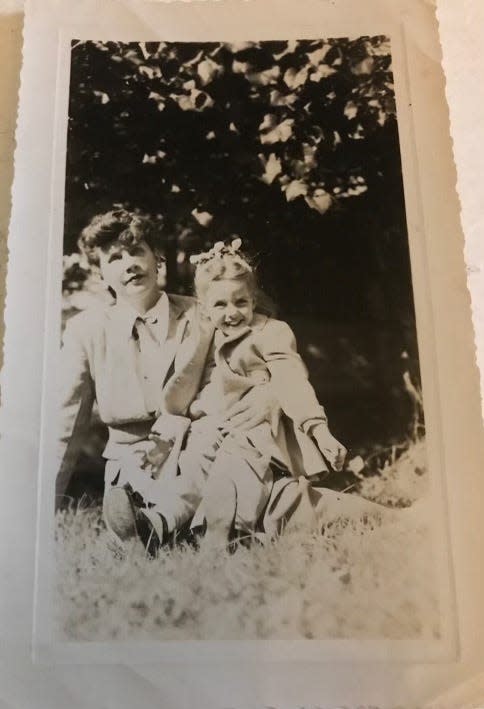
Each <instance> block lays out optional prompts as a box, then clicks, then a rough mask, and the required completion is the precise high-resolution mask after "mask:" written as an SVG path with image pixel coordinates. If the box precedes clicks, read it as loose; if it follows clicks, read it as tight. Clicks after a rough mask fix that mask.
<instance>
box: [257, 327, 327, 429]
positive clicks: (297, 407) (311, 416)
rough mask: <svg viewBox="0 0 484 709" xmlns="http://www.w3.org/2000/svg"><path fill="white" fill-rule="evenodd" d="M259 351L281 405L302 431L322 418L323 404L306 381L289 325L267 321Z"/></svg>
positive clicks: (302, 364) (322, 419)
mask: <svg viewBox="0 0 484 709" xmlns="http://www.w3.org/2000/svg"><path fill="white" fill-rule="evenodd" d="M261 355H262V357H263V359H264V361H265V362H266V364H267V368H268V370H269V373H270V375H271V384H272V386H273V389H274V393H275V395H276V396H277V398H278V400H279V403H280V406H281V409H282V410H283V411H284V413H285V414H286V415H287V416H289V418H291V419H292V420H293V421H294V423H295V424H296V426H297V427H298V428H300V429H301V430H303V431H304V432H305V433H306V432H308V430H309V429H310V428H311V427H312V426H314V425H316V424H318V423H321V422H326V421H327V418H326V414H325V411H324V408H323V407H322V406H321V404H320V403H319V401H318V399H317V397H316V393H315V391H314V389H313V387H312V386H311V384H310V383H309V380H308V372H307V369H306V366H305V364H304V362H303V361H302V359H301V357H300V355H299V353H298V351H297V345H296V338H295V337H294V333H293V332H292V330H291V328H290V327H289V325H288V324H287V323H285V322H282V321H280V320H273V321H269V322H268V323H267V325H266V327H265V328H264V330H263V331H262V342H261Z"/></svg>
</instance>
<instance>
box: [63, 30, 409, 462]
mask: <svg viewBox="0 0 484 709" xmlns="http://www.w3.org/2000/svg"><path fill="white" fill-rule="evenodd" d="M113 204H119V205H123V206H126V207H128V208H131V209H137V210H140V211H142V212H145V213H148V214H149V215H151V216H152V217H153V218H154V219H155V220H156V221H157V223H158V225H159V235H160V245H161V246H162V247H163V249H164V250H165V252H166V255H167V263H168V275H167V278H168V289H169V290H171V291H177V292H189V290H190V282H191V271H190V267H189V265H188V257H189V255H190V253H192V252H196V251H198V250H200V249H202V248H206V247H208V246H209V245H210V244H212V243H213V242H214V241H217V240H220V239H226V238H230V237H231V236H232V235H234V234H237V235H240V236H242V238H243V240H244V243H245V245H246V247H247V248H248V250H249V251H250V252H251V253H252V254H253V255H254V256H255V259H256V262H257V264H258V271H259V274H260V281H261V284H262V285H263V287H264V289H265V291H266V293H267V294H268V295H269V296H270V297H271V298H272V299H273V301H274V302H275V303H276V304H277V307H278V314H279V316H280V317H282V318H284V319H287V320H288V322H289V323H290V324H291V325H292V326H293V328H294V330H295V332H296V335H297V338H298V343H299V348H300V351H301V354H302V355H303V357H304V359H305V361H306V363H307V365H308V368H309V371H310V375H311V380H312V382H313V384H314V386H315V388H316V390H317V392H318V395H319V396H320V399H321V401H322V402H323V403H324V404H325V406H326V408H327V409H328V412H329V416H330V420H331V423H332V426H333V428H334V430H335V432H336V433H337V434H338V435H340V436H341V438H342V440H344V441H345V442H347V443H348V444H349V445H350V446H351V447H353V449H354V450H355V451H356V450H358V451H359V452H363V453H364V452H365V451H368V450H371V449H373V448H374V446H375V445H377V444H378V445H381V444H388V443H391V442H393V441H398V440H402V439H403V438H405V437H406V436H407V435H408V431H409V427H410V426H411V423H412V422H411V418H412V411H413V409H412V405H411V402H410V400H409V398H408V395H407V393H406V392H405V390H404V387H403V383H402V373H403V371H404V369H408V368H409V369H410V370H411V373H412V378H413V381H414V383H415V384H416V385H417V386H418V381H419V374H418V356H417V342H416V331H415V317H414V307H413V300H412V288H411V274H410V262H409V253H408V243H407V230H406V222H405V208H404V196H403V186H402V175H401V164H400V154H399V142H398V128H397V120H396V110H395V98H394V87H393V77H392V73H391V55H390V45H389V41H388V39H387V38H385V37H371V38H370V37H361V38H358V39H357V40H349V39H336V40H327V41H322V40H318V41H309V40H304V41H299V42H285V41H277V42H260V43H244V44H239V45H234V44H231V45H228V44H223V43H210V44H193V43H190V44H184V43H169V44H166V43H160V42H147V43H130V44H121V43H117V42H108V43H98V42H73V46H72V66H71V92H70V105H69V128H68V151H67V171H66V212H65V254H67V255H68V254H71V253H73V252H74V251H75V250H76V242H77V238H78V236H79V233H80V231H81V229H82V228H83V227H84V226H85V225H86V223H87V222H88V221H89V219H90V218H91V217H92V216H93V215H94V214H96V213H98V212H102V211H105V210H108V209H110V208H112V205H113ZM76 269H77V270H76ZM81 271H82V269H81ZM73 274H74V275H73ZM83 278H84V276H83V274H82V273H79V268H78V266H77V265H75V267H74V268H72V267H71V268H70V271H69V272H68V273H67V274H66V278H65V280H64V284H63V286H64V290H65V294H66V295H67V297H68V296H69V294H70V293H71V292H72V291H73V290H74V289H76V288H77V289H79V288H84V287H85V284H84V282H83ZM403 353H406V355H407V356H403V357H402V355H403Z"/></svg>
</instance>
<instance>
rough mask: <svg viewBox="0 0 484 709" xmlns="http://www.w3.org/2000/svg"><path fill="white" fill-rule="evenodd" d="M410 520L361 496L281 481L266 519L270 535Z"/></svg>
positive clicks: (301, 480) (305, 482) (302, 482)
mask: <svg viewBox="0 0 484 709" xmlns="http://www.w3.org/2000/svg"><path fill="white" fill-rule="evenodd" d="M402 515H403V516H404V517H406V516H409V515H408V514H407V515H406V514H405V510H397V509H391V508H388V507H384V506H383V505H379V504H377V503H376V502H371V501H370V500H366V499H365V498H363V497H359V496H358V495H350V494H348V493H344V492H337V491H336V490H330V489H329V488H323V487H319V486H313V485H312V484H311V483H310V481H309V480H308V479H307V478H304V477H300V478H297V479H295V478H293V479H291V478H281V479H280V480H278V481H277V482H276V483H275V484H274V487H273V491H272V494H271V499H270V501H269V503H268V505H267V508H266V512H265V515H264V530H265V531H266V532H267V533H268V534H269V535H275V534H280V533H281V532H283V531H284V530H285V529H288V528H296V527H298V528H303V527H311V528H312V529H315V528H319V529H321V530H324V529H325V528H327V527H329V526H331V525H334V524H338V523H341V524H347V523H355V524H357V523H365V524H369V525H376V526H379V525H381V524H382V523H385V522H393V521H397V520H399V519H402Z"/></svg>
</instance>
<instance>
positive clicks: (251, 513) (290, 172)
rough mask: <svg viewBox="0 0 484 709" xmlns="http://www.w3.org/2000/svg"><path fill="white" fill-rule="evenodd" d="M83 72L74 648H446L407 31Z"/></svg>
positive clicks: (66, 563) (105, 56) (69, 342)
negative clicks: (407, 170)
mask: <svg viewBox="0 0 484 709" xmlns="http://www.w3.org/2000/svg"><path fill="white" fill-rule="evenodd" d="M256 34H257V33H256V32H254V35H255V36H256ZM70 62H71V63H70V85H69V86H70V87H69V103H68V125H67V151H66V170H65V209H64V236H63V280H62V284H61V283H58V291H59V293H60V292H61V290H62V333H58V338H59V340H58V341H59V348H60V347H61V342H62V348H61V350H60V362H61V367H60V371H59V376H60V378H61V381H62V391H61V402H60V404H59V407H58V412H59V413H58V419H59V420H58V422H56V429H57V432H58V442H57V448H56V450H57V452H58V456H57V457H58V460H57V463H56V470H55V471H52V475H55V477H56V490H55V510H56V512H55V539H56V542H55V549H56V578H55V594H56V595H55V614H56V618H55V621H56V632H57V634H58V637H60V638H63V639H66V640H69V641H94V640H95V641H120V640H123V641H126V640H149V641H173V640H178V641H179V640H183V641H190V640H260V639H265V640H271V639H279V640H323V639H372V640H374V639H377V640H378V639H394V640H421V639H425V640H438V639H439V637H440V634H441V626H440V615H439V614H440V609H439V593H438V590H439V589H438V582H437V579H438V573H437V569H436V566H435V563H434V562H435V555H434V553H433V547H432V535H431V534H430V525H429V514H428V504H429V498H430V497H431V495H430V490H431V487H432V486H431V482H432V480H431V476H432V475H433V474H434V471H430V470H429V466H428V456H427V449H426V438H425V433H426V430H425V418H424V402H423V395H422V383H421V376H420V362H419V348H418V341H417V327H416V314H415V305H414V292H413V287H412V268H411V253H410V246H409V239H408V233H407V219H406V210H405V199H404V186H403V176H402V164H401V157H400V141H399V124H398V116H397V109H396V97H395V86H394V77H393V73H392V44H391V41H390V38H389V37H388V36H384V35H381V34H378V35H374V36H350V37H329V38H324V39H323V38H315V39H301V40H277V41H256V40H255V39H252V40H250V41H244V42H237V43H236V42H224V41H220V42H204V43H201V42H162V41H156V42H155V41H152V42H118V41H94V40H89V41H87V40H73V41H72V42H71V45H70ZM52 494H53V493H52Z"/></svg>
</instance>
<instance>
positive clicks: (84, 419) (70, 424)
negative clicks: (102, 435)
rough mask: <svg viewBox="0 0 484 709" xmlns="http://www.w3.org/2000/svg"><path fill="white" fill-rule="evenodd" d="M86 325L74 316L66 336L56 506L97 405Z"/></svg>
mask: <svg viewBox="0 0 484 709" xmlns="http://www.w3.org/2000/svg"><path fill="white" fill-rule="evenodd" d="M83 325H84V326H85V325H86V321H85V318H78V317H74V318H73V319H72V320H71V321H69V322H68V324H67V326H66V329H65V332H64V336H63V345H62V351H61V372H60V374H61V382H60V402H59V403H60V421H59V435H58V450H57V456H58V466H57V467H58V474H57V479H56V506H58V505H59V504H60V502H61V498H62V497H63V496H64V495H65V493H66V490H67V486H68V484H69V481H70V478H71V475H72V472H73V469H74V466H75V464H76V461H77V459H78V457H79V453H80V450H81V447H82V443H83V440H84V436H85V434H86V431H87V428H88V426H89V422H90V419H91V413H92V407H93V404H94V396H95V395H94V382H93V380H92V377H91V374H90V368H89V361H88V356H87V351H86V347H85V345H84V337H83V335H85V333H83V327H82V326H83Z"/></svg>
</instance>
